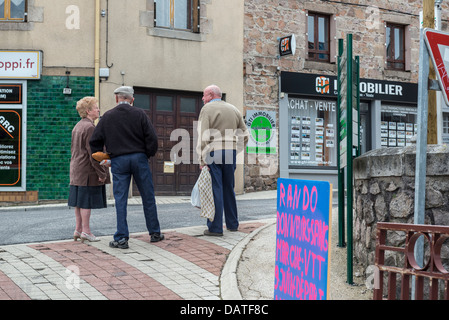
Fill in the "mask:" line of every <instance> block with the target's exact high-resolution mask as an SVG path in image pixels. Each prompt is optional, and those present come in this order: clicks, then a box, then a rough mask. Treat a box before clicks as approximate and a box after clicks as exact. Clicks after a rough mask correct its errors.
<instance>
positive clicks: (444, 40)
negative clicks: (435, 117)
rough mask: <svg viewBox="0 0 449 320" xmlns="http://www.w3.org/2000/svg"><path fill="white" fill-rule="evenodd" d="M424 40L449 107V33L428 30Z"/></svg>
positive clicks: (425, 30)
mask: <svg viewBox="0 0 449 320" xmlns="http://www.w3.org/2000/svg"><path fill="white" fill-rule="evenodd" d="M424 40H425V42H426V45H427V48H428V49H429V54H430V56H431V57H432V61H433V65H434V67H435V70H436V73H437V75H438V80H439V82H440V87H441V88H442V90H441V91H442V93H443V97H444V100H445V101H446V104H447V105H449V99H448V96H449V76H448V70H449V33H447V32H442V31H439V30H434V29H427V28H426V29H424Z"/></svg>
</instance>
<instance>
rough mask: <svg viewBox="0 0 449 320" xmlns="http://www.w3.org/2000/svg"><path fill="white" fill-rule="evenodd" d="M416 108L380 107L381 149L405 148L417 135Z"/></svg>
mask: <svg viewBox="0 0 449 320" xmlns="http://www.w3.org/2000/svg"><path fill="white" fill-rule="evenodd" d="M416 112H417V111H416V107H405V106H391V105H382V112H381V123H380V139H381V146H382V147H405V146H408V145H410V144H411V141H410V139H411V138H412V137H413V136H414V135H415V134H417V133H418V125H417V124H416V119H417V115H416Z"/></svg>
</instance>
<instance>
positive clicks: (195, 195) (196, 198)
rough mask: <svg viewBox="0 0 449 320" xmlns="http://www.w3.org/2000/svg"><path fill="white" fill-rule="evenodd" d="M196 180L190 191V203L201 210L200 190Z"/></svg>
mask: <svg viewBox="0 0 449 320" xmlns="http://www.w3.org/2000/svg"><path fill="white" fill-rule="evenodd" d="M198 181H199V179H198V180H196V183H195V186H194V187H193V189H192V194H191V195H190V203H192V206H194V207H196V208H198V209H201V197H200V188H199V187H198Z"/></svg>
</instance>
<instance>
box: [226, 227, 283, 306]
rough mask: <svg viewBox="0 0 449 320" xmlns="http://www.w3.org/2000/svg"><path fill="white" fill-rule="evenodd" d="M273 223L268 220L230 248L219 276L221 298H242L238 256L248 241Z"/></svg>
mask: <svg viewBox="0 0 449 320" xmlns="http://www.w3.org/2000/svg"><path fill="white" fill-rule="evenodd" d="M273 224H276V221H274V222H269V223H267V224H266V225H264V226H262V227H259V228H257V229H256V230H254V231H252V232H251V233H250V234H249V235H247V236H246V237H245V238H243V239H242V240H241V241H240V242H239V243H237V244H236V246H235V247H234V248H233V249H232V250H231V253H230V254H229V256H228V258H227V259H226V263H225V265H224V267H223V269H222V271H221V275H220V278H219V283H220V296H221V299H222V300H243V298H242V294H241V293H240V289H239V286H238V281H237V268H238V264H239V261H240V257H241V256H242V254H243V251H244V250H245V249H246V247H247V245H248V243H249V242H250V241H251V240H253V239H254V237H256V236H257V234H259V232H261V231H262V230H264V229H266V228H268V227H270V226H272V225H273Z"/></svg>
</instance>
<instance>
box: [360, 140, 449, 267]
mask: <svg viewBox="0 0 449 320" xmlns="http://www.w3.org/2000/svg"><path fill="white" fill-rule="evenodd" d="M415 159H416V147H415V145H413V146H407V147H404V148H382V149H377V150H373V151H370V152H367V153H366V154H364V155H362V156H360V157H358V158H357V159H355V161H354V179H355V183H354V221H353V223H354V260H355V262H356V263H358V264H360V265H361V266H362V269H363V270H365V269H366V268H367V267H368V266H370V265H374V261H375V260H374V258H375V249H376V223H377V222H394V223H410V224H413V223H414V221H413V220H414V201H415V200H414V199H415V167H416V163H415ZM426 166H427V173H426V205H425V224H432V225H449V147H448V146H447V145H429V146H428V147H427V164H426ZM390 259H393V261H394V262H395V263H400V262H399V260H398V259H399V257H390Z"/></svg>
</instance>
